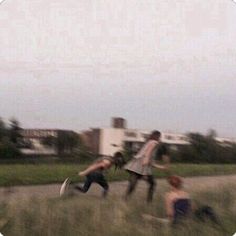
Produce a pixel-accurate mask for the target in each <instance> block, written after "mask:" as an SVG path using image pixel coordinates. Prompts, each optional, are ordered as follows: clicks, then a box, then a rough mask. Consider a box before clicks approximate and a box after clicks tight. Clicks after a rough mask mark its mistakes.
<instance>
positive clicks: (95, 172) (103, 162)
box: [74, 152, 125, 197]
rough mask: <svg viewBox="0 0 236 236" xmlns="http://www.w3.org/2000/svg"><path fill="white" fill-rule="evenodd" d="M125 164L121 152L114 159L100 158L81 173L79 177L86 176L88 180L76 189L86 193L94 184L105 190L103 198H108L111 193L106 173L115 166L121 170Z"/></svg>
mask: <svg viewBox="0 0 236 236" xmlns="http://www.w3.org/2000/svg"><path fill="white" fill-rule="evenodd" d="M124 164H125V161H124V158H123V155H122V154H121V153H120V152H117V153H116V154H115V155H114V156H113V157H109V156H105V157H102V158H99V159H98V160H97V161H96V162H95V163H93V164H92V165H90V166H89V167H88V168H87V169H85V170H84V171H81V172H79V176H85V177H86V179H85V182H84V184H83V186H81V185H76V186H74V189H76V190H78V191H80V192H82V193H86V192H87V191H88V190H89V188H90V186H91V184H92V183H97V184H99V185H100V186H101V187H102V188H103V197H106V196H107V193H108V191H109V184H108V182H107V180H106V178H105V175H104V171H105V170H108V169H110V168H111V167H112V166H113V165H114V166H115V169H117V168H121V167H122V166H123V165H124Z"/></svg>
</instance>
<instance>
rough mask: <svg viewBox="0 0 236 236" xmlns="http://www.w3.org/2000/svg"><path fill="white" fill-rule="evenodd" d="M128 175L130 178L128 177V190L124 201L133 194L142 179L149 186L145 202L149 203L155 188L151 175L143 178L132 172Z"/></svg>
mask: <svg viewBox="0 0 236 236" xmlns="http://www.w3.org/2000/svg"><path fill="white" fill-rule="evenodd" d="M129 174H130V177H129V185H128V189H127V191H126V199H128V197H129V196H130V195H131V194H132V193H133V192H134V190H135V188H136V185H137V182H138V180H140V179H144V180H146V181H147V183H148V184H149V188H148V193H147V201H148V202H151V201H152V198H153V193H154V190H155V186H156V183H155V180H154V178H153V176H152V175H146V176H143V175H140V174H137V173H135V172H132V171H129Z"/></svg>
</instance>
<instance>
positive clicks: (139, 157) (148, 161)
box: [124, 130, 167, 202]
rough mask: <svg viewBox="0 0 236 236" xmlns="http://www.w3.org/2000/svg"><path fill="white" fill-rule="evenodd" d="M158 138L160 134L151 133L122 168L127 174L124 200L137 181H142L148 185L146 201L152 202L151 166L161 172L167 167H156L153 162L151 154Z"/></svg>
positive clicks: (153, 187)
mask: <svg viewBox="0 0 236 236" xmlns="http://www.w3.org/2000/svg"><path fill="white" fill-rule="evenodd" d="M160 137H161V133H160V132H159V131H157V130H155V131H153V132H152V133H151V135H150V137H149V139H148V141H147V142H146V143H145V144H144V146H143V147H142V148H141V150H140V151H139V152H138V153H137V154H136V155H135V156H134V157H133V158H132V160H131V161H129V162H128V163H127V164H126V165H125V166H124V169H125V170H127V171H128V172H129V185H128V188H127V191H126V195H125V199H128V197H129V196H130V195H131V194H132V193H133V191H134V190H135V187H136V185H137V182H138V180H140V179H144V180H146V181H147V182H148V184H149V189H148V194H147V201H148V202H151V201H152V198H153V193H154V189H155V180H154V178H153V175H152V166H154V167H156V168H159V169H162V170H165V169H167V165H158V164H156V163H155V162H154V161H153V156H154V155H153V154H154V153H155V150H156V148H157V147H158V144H159V141H160Z"/></svg>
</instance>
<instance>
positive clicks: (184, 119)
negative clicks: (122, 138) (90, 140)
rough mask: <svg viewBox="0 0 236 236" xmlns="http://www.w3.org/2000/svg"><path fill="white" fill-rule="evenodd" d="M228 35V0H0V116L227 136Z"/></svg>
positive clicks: (230, 114)
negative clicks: (118, 119) (114, 120)
mask: <svg viewBox="0 0 236 236" xmlns="http://www.w3.org/2000/svg"><path fill="white" fill-rule="evenodd" d="M235 39H236V4H235V3H234V2H233V1H231V0H207V1H206V0H178V1H174V0H66V1H62V0H57V1H55V0H50V1H49V0H6V1H5V2H4V3H2V4H1V5H0V43H1V44H0V47H1V50H0V116H2V117H3V118H5V119H6V118H9V117H12V116H15V117H17V118H18V119H19V120H20V121H21V123H22V125H23V126H24V127H42V128H44V127H47V128H69V129H74V130H77V131H78V130H81V129H86V128H88V127H91V126H93V127H94V126H108V125H109V123H110V117H111V116H122V117H124V118H126V119H127V120H128V125H129V127H132V128H143V129H153V128H157V129H160V130H165V131H167V130H170V131H177V132H186V131H201V132H205V131H206V130H207V129H209V128H214V129H216V130H217V131H218V133H219V134H220V135H221V136H229V137H230V136H232V137H236V126H235V120H236V109H235V108H236V94H235V90H236V43H235Z"/></svg>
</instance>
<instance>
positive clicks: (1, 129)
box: [0, 117, 7, 141]
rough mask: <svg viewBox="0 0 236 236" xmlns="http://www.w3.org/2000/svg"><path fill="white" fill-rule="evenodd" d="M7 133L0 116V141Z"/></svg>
mask: <svg viewBox="0 0 236 236" xmlns="http://www.w3.org/2000/svg"><path fill="white" fill-rule="evenodd" d="M6 135H7V127H6V125H5V123H4V121H3V120H2V118H1V117H0V141H1V140H2V139H3V138H4V137H6Z"/></svg>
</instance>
